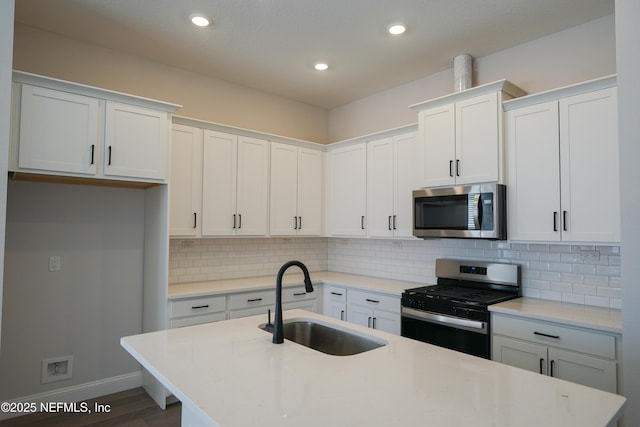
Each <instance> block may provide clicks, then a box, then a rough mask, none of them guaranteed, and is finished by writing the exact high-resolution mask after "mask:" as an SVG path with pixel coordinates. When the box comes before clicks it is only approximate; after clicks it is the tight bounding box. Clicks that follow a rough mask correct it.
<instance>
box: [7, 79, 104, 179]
mask: <svg viewBox="0 0 640 427" xmlns="http://www.w3.org/2000/svg"><path fill="white" fill-rule="evenodd" d="M21 89H22V90H21V92H22V93H21V101H22V102H21V103H20V142H19V145H18V156H17V161H18V165H17V166H18V167H19V168H21V169H31V170H41V171H56V172H71V173H78V174H86V175H95V173H96V161H97V158H96V151H95V150H96V147H97V146H98V133H99V130H98V116H99V111H100V101H99V100H97V99H95V98H91V97H88V96H83V95H77V94H73V93H67V92H60V91H56V90H51V89H47V88H43V87H38V86H31V85H26V84H25V85H22V87H21Z"/></svg>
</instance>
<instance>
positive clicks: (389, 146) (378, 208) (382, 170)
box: [367, 138, 395, 237]
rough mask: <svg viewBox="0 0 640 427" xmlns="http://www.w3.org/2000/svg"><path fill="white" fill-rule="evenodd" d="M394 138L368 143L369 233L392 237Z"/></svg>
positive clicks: (376, 235)
mask: <svg viewBox="0 0 640 427" xmlns="http://www.w3.org/2000/svg"><path fill="white" fill-rule="evenodd" d="M393 152H394V150H393V139H392V138H385V139H381V140H378V141H371V142H369V143H367V234H368V235H369V236H375V237H392V236H393V217H394V215H395V213H394V203H393V201H394V200H393V199H394V198H393V195H394V189H395V187H394V173H393V166H394V161H393Z"/></svg>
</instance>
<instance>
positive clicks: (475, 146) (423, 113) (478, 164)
mask: <svg viewBox="0 0 640 427" xmlns="http://www.w3.org/2000/svg"><path fill="white" fill-rule="evenodd" d="M522 95H524V91H522V90H521V89H520V88H518V87H516V86H514V85H513V84H511V83H509V82H508V81H506V80H500V81H497V82H494V83H489V84H486V85H482V86H477V87H474V88H471V89H467V90H464V91H461V92H457V93H454V94H451V95H447V96H444V97H441V98H437V99H434V100H430V101H426V102H422V103H420V104H415V105H412V106H411V108H413V109H414V110H416V111H418V129H419V131H418V132H419V138H420V139H421V141H422V143H423V144H424V151H425V153H424V161H425V173H424V178H423V182H422V185H421V186H422V187H439V186H449V185H463V184H474V183H481V182H502V181H503V180H504V177H503V163H504V159H503V140H504V138H503V110H502V102H503V101H504V100H507V99H511V98H514V97H518V96H522Z"/></svg>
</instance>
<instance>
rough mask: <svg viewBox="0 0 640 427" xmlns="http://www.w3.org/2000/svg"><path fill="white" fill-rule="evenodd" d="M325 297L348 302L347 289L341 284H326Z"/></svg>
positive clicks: (329, 299) (328, 299) (330, 299)
mask: <svg viewBox="0 0 640 427" xmlns="http://www.w3.org/2000/svg"><path fill="white" fill-rule="evenodd" d="M324 297H325V300H327V301H334V302H347V289H346V288H341V287H339V286H331V285H328V286H325V288H324Z"/></svg>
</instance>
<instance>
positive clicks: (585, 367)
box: [549, 348, 617, 393]
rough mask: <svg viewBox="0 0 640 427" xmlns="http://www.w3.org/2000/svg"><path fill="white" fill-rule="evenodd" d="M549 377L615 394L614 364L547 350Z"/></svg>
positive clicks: (578, 354) (550, 349) (594, 358)
mask: <svg viewBox="0 0 640 427" xmlns="http://www.w3.org/2000/svg"><path fill="white" fill-rule="evenodd" d="M549 375H551V376H552V377H555V378H560V379H563V380H567V381H571V382H574V383H578V384H582V385H586V386H589V387H594V388H597V389H600V390H604V391H608V392H611V393H617V379H616V375H617V372H616V362H613V361H611V360H602V359H598V358H596V357H592V356H588V355H586V354H581V353H574V352H571V351H565V350H560V349H556V348H549Z"/></svg>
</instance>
